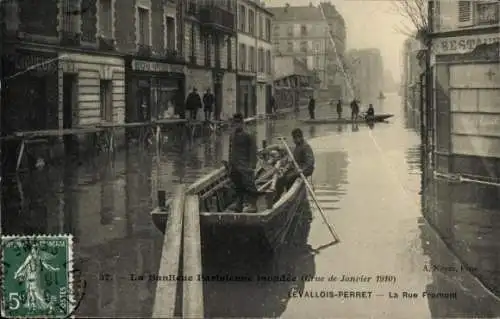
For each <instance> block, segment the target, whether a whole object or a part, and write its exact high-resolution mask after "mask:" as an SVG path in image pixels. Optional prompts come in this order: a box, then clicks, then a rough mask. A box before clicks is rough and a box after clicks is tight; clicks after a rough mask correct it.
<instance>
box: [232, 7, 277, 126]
mask: <svg viewBox="0 0 500 319" xmlns="http://www.w3.org/2000/svg"><path fill="white" fill-rule="evenodd" d="M237 14H238V18H237V20H238V35H237V42H238V55H237V58H238V74H237V101H238V103H237V105H238V107H237V111H239V112H241V113H243V114H244V115H246V116H247V117H248V116H254V115H264V114H266V113H270V110H269V103H268V102H269V100H270V97H271V95H272V94H273V66H272V64H273V59H272V57H273V55H272V42H271V26H272V17H273V15H272V14H271V13H270V12H269V11H268V10H266V9H265V8H264V7H263V6H262V5H261V3H260V1H251V0H240V1H238V9H237Z"/></svg>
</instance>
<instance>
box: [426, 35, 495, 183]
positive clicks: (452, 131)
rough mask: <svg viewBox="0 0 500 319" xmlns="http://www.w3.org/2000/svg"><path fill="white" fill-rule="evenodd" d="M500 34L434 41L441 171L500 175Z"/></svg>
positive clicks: (437, 162) (435, 89)
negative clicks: (496, 168) (493, 168)
mask: <svg viewBox="0 0 500 319" xmlns="http://www.w3.org/2000/svg"><path fill="white" fill-rule="evenodd" d="M499 43H500V36H499V35H498V34H479V35H461V36H456V37H442V38H437V39H435V40H434V41H433V53H435V63H434V65H433V76H434V92H435V94H434V97H433V98H434V105H435V107H434V109H435V110H436V114H435V119H436V122H435V132H436V134H435V136H436V141H435V145H436V148H435V158H436V166H437V170H438V172H440V173H444V174H447V173H452V174H461V175H475V176H482V177H485V178H500V170H493V171H492V170H491V169H490V167H500V166H499V165H500V134H498V132H500V124H499V123H500V110H499V109H498V101H499V96H500V95H499V94H500V64H499V62H500V58H499V56H500V55H499V53H500V52H499Z"/></svg>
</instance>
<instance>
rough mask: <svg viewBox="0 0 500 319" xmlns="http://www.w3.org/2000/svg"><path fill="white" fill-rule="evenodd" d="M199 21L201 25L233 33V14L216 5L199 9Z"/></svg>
mask: <svg viewBox="0 0 500 319" xmlns="http://www.w3.org/2000/svg"><path fill="white" fill-rule="evenodd" d="M199 19H200V21H201V23H202V24H204V25H206V26H211V27H214V28H216V29H219V30H227V31H234V28H235V21H234V13H232V12H231V11H228V10H225V9H223V8H221V7H218V6H216V5H206V6H203V7H200V13H199Z"/></svg>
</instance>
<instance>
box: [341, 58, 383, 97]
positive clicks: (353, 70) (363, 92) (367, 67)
mask: <svg viewBox="0 0 500 319" xmlns="http://www.w3.org/2000/svg"><path fill="white" fill-rule="evenodd" d="M346 63H347V65H348V69H349V73H350V74H351V77H352V82H353V87H354V95H355V97H356V98H357V99H359V100H361V102H362V103H375V101H376V100H377V97H378V96H379V94H380V92H381V91H382V90H383V87H384V86H383V84H384V83H383V82H384V67H383V62H382V55H381V53H380V50H379V49H360V50H349V51H348V52H347V54H346Z"/></svg>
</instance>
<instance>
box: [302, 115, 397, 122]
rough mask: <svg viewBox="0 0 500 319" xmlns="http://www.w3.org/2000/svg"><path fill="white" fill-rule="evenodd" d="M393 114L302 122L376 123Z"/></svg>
mask: <svg viewBox="0 0 500 319" xmlns="http://www.w3.org/2000/svg"><path fill="white" fill-rule="evenodd" d="M393 116H394V115H393V114H377V115H374V116H373V117H372V118H365V117H363V118H358V119H357V120H356V121H352V120H351V119H350V118H343V119H339V118H324V119H314V120H311V119H308V120H301V122H302V123H306V124H351V123H375V122H383V121H385V120H387V119H389V118H391V117H393Z"/></svg>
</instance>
